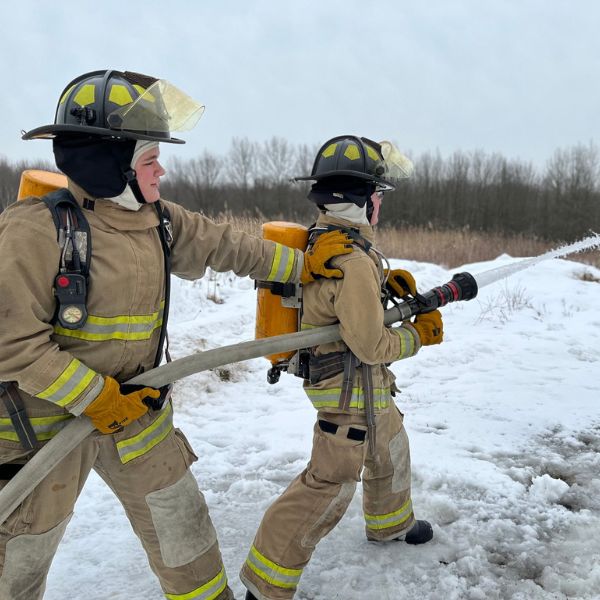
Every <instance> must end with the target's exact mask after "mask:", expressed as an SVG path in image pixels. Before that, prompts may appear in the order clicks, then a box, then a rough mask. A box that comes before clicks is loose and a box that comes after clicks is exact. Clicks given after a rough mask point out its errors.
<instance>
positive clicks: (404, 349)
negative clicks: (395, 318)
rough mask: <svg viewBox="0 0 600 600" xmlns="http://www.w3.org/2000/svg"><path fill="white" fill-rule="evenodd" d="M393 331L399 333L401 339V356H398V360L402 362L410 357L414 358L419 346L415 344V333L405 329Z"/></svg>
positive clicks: (399, 328)
mask: <svg viewBox="0 0 600 600" xmlns="http://www.w3.org/2000/svg"><path fill="white" fill-rule="evenodd" d="M392 331H393V332H394V333H397V334H398V337H399V338H400V354H399V355H398V359H397V360H402V359H403V358H409V357H410V356H413V355H414V353H415V352H416V351H417V345H416V343H415V336H414V334H413V332H412V331H410V330H409V329H405V328H403V327H397V328H394V329H392Z"/></svg>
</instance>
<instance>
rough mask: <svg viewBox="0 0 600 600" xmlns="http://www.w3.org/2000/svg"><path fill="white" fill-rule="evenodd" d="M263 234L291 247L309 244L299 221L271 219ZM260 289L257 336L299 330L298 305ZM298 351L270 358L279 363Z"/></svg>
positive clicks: (306, 231)
mask: <svg viewBox="0 0 600 600" xmlns="http://www.w3.org/2000/svg"><path fill="white" fill-rule="evenodd" d="M262 233H263V238H264V239H265V240H272V241H273V242H279V243H280V244H283V245H284V246H289V247H290V248H298V249H300V250H305V249H306V246H307V244H308V229H307V228H306V227H304V225H298V224H297V223H287V222H285V221H271V222H269V223H264V224H263V226H262ZM257 292H258V293H257V298H256V334H255V336H256V339H261V338H266V337H271V336H273V335H282V334H284V333H294V332H295V331H298V308H288V307H286V306H283V305H282V303H281V301H282V297H281V296H278V295H276V294H273V293H272V292H271V290H269V289H265V288H260V287H259V288H258V289H257ZM294 353H295V351H293V352H282V353H280V354H270V355H269V356H266V358H268V359H269V360H270V361H271V364H273V365H276V364H277V363H280V362H284V361H287V360H289V359H290V358H291V357H292V356H294Z"/></svg>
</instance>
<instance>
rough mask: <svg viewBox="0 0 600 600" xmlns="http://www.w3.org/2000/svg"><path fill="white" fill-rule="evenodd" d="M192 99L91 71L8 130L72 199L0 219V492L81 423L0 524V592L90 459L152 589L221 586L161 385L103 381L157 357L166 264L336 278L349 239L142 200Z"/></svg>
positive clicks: (212, 537) (227, 593)
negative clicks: (291, 235)
mask: <svg viewBox="0 0 600 600" xmlns="http://www.w3.org/2000/svg"><path fill="white" fill-rule="evenodd" d="M203 108H204V107H203V106H202V105H200V104H198V103H197V102H195V101H194V100H192V99H191V98H189V97H188V96H186V95H185V94H184V93H183V92H181V91H180V90H178V89H177V88H176V87H175V86H173V85H171V84H169V83H168V82H166V81H165V80H162V79H156V78H154V77H149V76H146V75H141V74H137V73H132V72H120V71H114V70H103V71H94V72H91V73H86V74H84V75H81V76H80V77H78V78H76V79H75V80H73V81H72V82H71V83H69V84H68V85H67V87H66V88H65V90H64V91H63V92H62V94H61V96H60V100H59V103H58V107H57V110H56V113H55V120H54V123H53V124H51V125H46V126H43V127H38V128H37V129H33V130H31V131H29V132H27V133H25V134H24V136H23V137H24V139H35V138H49V139H52V141H53V151H54V155H55V159H56V165H57V167H58V168H59V169H60V170H61V171H62V172H63V173H64V174H65V175H66V176H67V178H68V190H69V193H67V192H64V191H63V192H64V193H63V192H61V194H62V196H61V197H63V196H64V195H65V194H66V196H67V197H68V198H71V199H74V206H75V208H73V210H71V209H68V211H67V212H65V211H64V210H63V211H59V210H58V208H56V212H52V211H51V210H49V207H50V205H49V204H48V205H47V203H46V200H41V199H38V198H33V197H32V198H28V199H26V200H24V201H22V202H17V203H15V204H13V205H11V206H10V207H9V208H7V209H6V210H5V211H4V212H3V214H2V215H1V216H0V256H2V261H1V262H0V314H1V315H2V321H1V322H0V381H2V382H4V383H3V384H2V388H1V389H2V392H3V393H2V394H1V396H2V402H1V403H0V407H1V409H0V480H1V481H0V486H2V485H5V484H6V482H7V481H8V480H9V479H10V478H11V477H12V476H13V475H14V474H15V473H16V472H18V471H19V469H20V468H22V466H23V465H24V464H25V463H27V461H28V460H29V459H30V458H31V457H32V456H33V455H34V454H35V453H36V452H37V450H38V449H39V447H40V444H42V443H43V442H44V441H46V440H48V439H50V438H51V437H53V435H55V434H56V433H57V432H58V431H59V430H60V429H61V428H62V427H63V426H64V425H65V424H67V423H69V421H70V419H72V418H74V417H75V416H78V415H82V414H84V415H87V416H88V417H90V418H91V420H92V422H93V424H94V426H95V428H96V431H95V432H94V433H93V434H92V435H91V436H90V437H88V438H87V439H86V440H85V441H84V442H83V443H82V444H81V445H80V446H79V447H78V448H76V449H75V450H73V451H72V452H71V453H70V454H69V455H68V456H67V457H66V458H65V459H64V460H63V461H62V462H61V463H60V464H59V465H58V466H57V467H56V468H55V469H53V470H52V471H50V472H49V473H48V475H47V476H46V478H45V479H44V480H43V481H42V482H41V483H40V484H39V485H38V486H37V487H36V488H35V489H34V490H33V491H32V492H31V494H30V495H29V496H28V497H27V498H26V499H25V500H24V501H23V502H22V504H21V505H20V506H19V507H18V508H17V509H16V510H15V511H14V512H13V513H12V514H11V515H10V517H9V518H8V519H7V520H6V521H5V522H4V523H3V524H2V525H1V526H0V569H1V574H0V599H1V600H8V599H10V600H25V599H27V600H34V599H39V598H42V595H43V592H44V588H45V582H46V576H47V573H48V570H49V568H50V563H51V561H52V558H53V555H54V553H55V552H56V549H57V546H58V544H59V542H60V540H61V538H62V536H63V533H64V531H65V528H66V526H67V523H68V522H69V519H70V518H71V515H72V512H73V506H74V504H75V501H76V499H77V496H78V495H79V493H80V492H81V489H82V487H83V485H84V483H85V480H86V478H87V476H88V474H89V472H90V470H91V469H94V470H95V471H96V472H97V473H98V474H99V475H100V477H102V478H103V479H104V481H105V482H106V483H107V485H108V486H109V487H110V488H111V489H112V490H113V492H114V493H115V494H116V496H117V497H118V499H119V500H120V502H121V503H122V505H123V507H124V509H125V512H126V514H127V517H128V518H129V521H130V522H131V526H132V527H133V530H134V531H135V533H136V535H137V536H138V537H139V538H140V540H141V542H142V545H143V547H144V550H145V552H146V554H147V557H148V561H149V563H150V566H151V568H152V570H153V571H154V573H155V574H156V576H157V577H158V579H159V581H160V585H161V587H162V590H163V592H164V595H165V597H166V598H169V599H170V600H184V599H185V600H192V599H193V600H215V599H218V600H225V599H226V600H230V599H231V598H232V597H233V596H232V593H231V590H230V588H229V586H228V584H227V578H226V575H225V570H224V568H223V563H222V560H221V555H220V551H219V546H218V542H217V535H216V532H215V529H214V527H213V525H212V523H211V520H210V517H209V514H208V508H207V506H206V503H205V501H204V498H203V496H202V494H201V492H200V491H199V489H198V485H197V483H196V480H195V479H194V477H193V476H192V473H191V471H190V465H191V464H192V463H193V462H194V461H195V460H197V457H196V456H195V454H194V453H193V451H192V449H191V447H190V445H189V443H188V442H187V440H186V438H185V437H184V435H183V434H182V433H181V432H180V431H179V430H177V429H175V428H174V427H173V410H172V405H171V403H170V401H166V402H163V400H164V399H165V398H164V397H163V396H161V393H162V392H163V391H165V390H156V389H152V388H148V387H146V388H141V389H140V388H136V389H126V388H125V387H121V385H120V384H121V383H122V382H125V381H127V380H128V379H130V378H131V377H133V376H135V375H137V374H139V373H142V372H144V371H145V370H148V369H151V368H152V367H153V366H157V365H158V364H160V362H161V360H162V358H163V342H164V338H165V332H166V321H167V316H168V303H169V297H168V296H169V287H168V286H169V273H173V274H174V275H177V276H178V277H182V278H184V279H196V278H199V277H202V276H203V274H204V272H205V270H206V268H207V267H211V268H212V269H214V270H216V271H227V270H232V271H234V272H235V273H237V274H238V275H241V276H245V275H250V276H251V277H254V278H260V279H267V280H271V281H284V282H285V281H292V282H294V281H298V280H301V281H303V282H308V281H310V280H312V279H313V277H314V274H319V275H324V276H339V275H341V272H339V271H336V270H333V271H331V270H329V269H327V268H326V267H325V262H326V260H327V259H328V258H330V257H331V256H333V255H334V254H336V253H338V252H340V251H341V252H352V249H351V248H350V246H349V245H347V244H344V239H345V238H344V237H343V236H340V235H339V234H336V237H335V238H330V239H328V240H327V241H326V242H325V243H324V244H323V245H322V247H321V248H320V249H319V251H317V252H313V253H311V255H310V256H307V257H306V260H305V259H304V256H303V253H302V252H301V251H298V250H292V249H290V248H287V247H285V246H283V245H280V244H275V243H273V242H266V241H263V240H260V239H258V238H255V237H252V236H250V235H247V234H244V233H241V232H236V231H234V230H232V228H231V226H230V225H228V224H220V225H217V224H215V223H213V222H212V221H210V220H208V219H207V218H205V217H203V216H201V215H200V214H198V213H192V212H188V211H186V210H184V209H183V208H182V207H180V206H178V205H176V204H173V203H170V202H167V201H164V200H162V199H160V178H161V176H162V175H164V173H165V171H164V169H163V167H162V166H161V164H160V161H159V152H160V150H159V143H161V142H166V143H183V141H182V140H180V139H177V138H175V137H172V135H171V133H172V132H173V131H177V130H183V129H189V128H191V127H192V126H194V125H195V123H196V121H197V120H198V118H199V117H200V115H201V114H202V111H203ZM48 198H50V196H48V197H46V199H48ZM75 209H76V210H75ZM73 211H74V212H73ZM55 217H56V223H55V222H54V218H55ZM72 217H75V218H72ZM86 224H87V226H88V227H89V230H88V231H87V232H86V230H85V227H83V226H84V225H86ZM57 237H58V238H59V239H58V241H57ZM72 282H75V283H76V285H74V286H73V285H72ZM63 288H64V289H63ZM69 294H71V296H69ZM70 297H73V298H76V299H77V302H72V303H71V304H69V298H70ZM65 298H66V300H65ZM63 301H64V302H63ZM165 354H167V357H168V350H167V351H166V352H165ZM149 405H150V406H152V409H149Z"/></svg>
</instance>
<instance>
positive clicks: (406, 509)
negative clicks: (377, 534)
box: [365, 499, 413, 531]
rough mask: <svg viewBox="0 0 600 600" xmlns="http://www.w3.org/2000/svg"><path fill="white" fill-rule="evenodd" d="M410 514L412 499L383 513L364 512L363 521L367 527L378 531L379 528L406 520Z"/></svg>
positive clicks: (396, 524) (395, 525)
mask: <svg viewBox="0 0 600 600" xmlns="http://www.w3.org/2000/svg"><path fill="white" fill-rule="evenodd" d="M412 514H413V509H412V501H411V500H410V499H409V500H407V502H406V503H404V504H403V505H402V506H401V507H400V508H399V509H398V510H396V511H394V512H391V513H387V514H385V515H368V514H367V513H365V521H366V523H367V529H374V530H376V531H378V530H381V529H389V528H390V527H397V526H398V525H401V524H402V523H404V522H405V521H408V519H410V517H411V516H412Z"/></svg>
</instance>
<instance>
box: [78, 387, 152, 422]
mask: <svg viewBox="0 0 600 600" xmlns="http://www.w3.org/2000/svg"><path fill="white" fill-rule="evenodd" d="M159 396H160V390H155V389H154V388H151V387H145V388H142V389H140V390H137V391H135V392H132V393H130V394H122V393H121V389H120V387H119V383H118V382H117V381H116V380H115V379H113V378H112V377H105V378H104V387H103V388H102V391H101V392H100V393H99V394H98V397H97V398H96V399H95V400H94V401H93V402H92V403H91V404H90V405H89V406H88V407H87V408H86V409H85V410H84V411H83V412H84V414H86V415H87V416H88V417H89V418H90V419H91V420H92V423H93V424H94V427H95V428H96V429H98V430H99V431H101V432H102V433H115V432H117V431H120V430H121V429H123V427H125V426H127V425H129V424H130V423H132V422H133V421H135V420H136V419H139V418H140V417H141V416H142V415H144V414H146V413H147V412H148V407H147V406H146V405H145V404H144V403H143V402H142V400H143V399H144V398H158V397H159Z"/></svg>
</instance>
